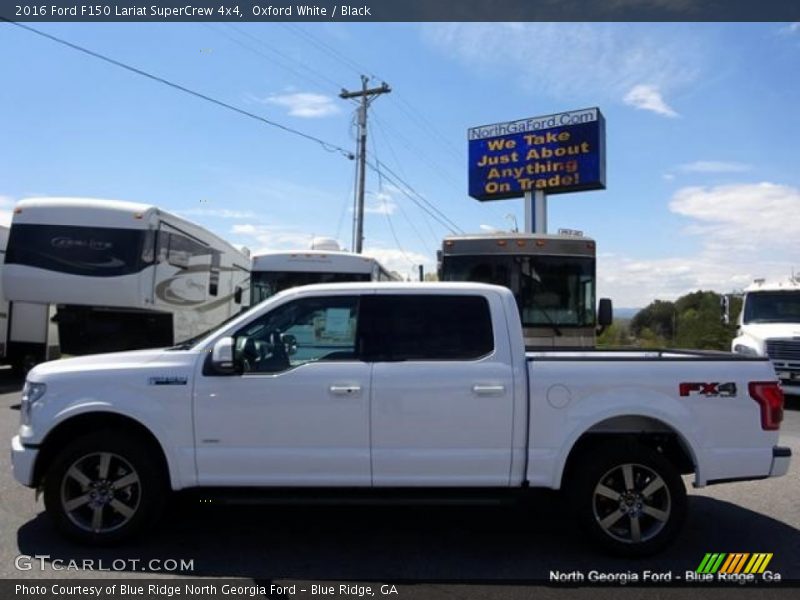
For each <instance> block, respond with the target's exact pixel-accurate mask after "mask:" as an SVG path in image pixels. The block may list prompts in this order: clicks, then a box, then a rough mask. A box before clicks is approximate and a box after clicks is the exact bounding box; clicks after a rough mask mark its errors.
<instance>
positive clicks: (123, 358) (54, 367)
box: [28, 348, 187, 382]
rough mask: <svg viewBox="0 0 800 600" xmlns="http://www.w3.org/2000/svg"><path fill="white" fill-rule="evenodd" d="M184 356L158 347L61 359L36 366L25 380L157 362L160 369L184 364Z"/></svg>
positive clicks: (120, 369)
mask: <svg viewBox="0 0 800 600" xmlns="http://www.w3.org/2000/svg"><path fill="white" fill-rule="evenodd" d="M186 354H187V352H181V351H176V350H165V349H164V348H157V349H152V350H135V351H131V352H109V353H107V354H92V355H89V356H79V357H76V358H62V359H59V360H52V361H50V362H46V363H42V364H40V365H36V367H34V368H33V369H31V371H30V373H28V380H29V381H35V382H39V381H43V380H46V379H49V378H51V377H52V376H54V375H55V376H59V375H80V374H86V373H88V372H92V371H109V370H114V371H123V370H130V369H136V368H141V367H144V366H146V365H149V364H151V363H154V362H157V363H158V364H159V366H170V365H173V366H179V365H183V364H185V363H186V358H185V355H186ZM181 359H183V360H181Z"/></svg>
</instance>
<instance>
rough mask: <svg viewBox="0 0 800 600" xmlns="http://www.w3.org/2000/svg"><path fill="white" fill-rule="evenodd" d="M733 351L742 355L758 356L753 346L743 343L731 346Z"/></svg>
mask: <svg viewBox="0 0 800 600" xmlns="http://www.w3.org/2000/svg"><path fill="white" fill-rule="evenodd" d="M733 351H734V352H736V354H741V355H743V356H759V354H758V351H757V350H756V349H755V348H751V347H750V346H745V345H744V344H736V345H735V346H734V347H733Z"/></svg>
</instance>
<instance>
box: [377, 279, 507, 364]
mask: <svg viewBox="0 0 800 600" xmlns="http://www.w3.org/2000/svg"><path fill="white" fill-rule="evenodd" d="M361 319H362V323H361V326H362V333H361V353H362V359H363V360H367V361H399V360H475V359H478V358H481V357H482V356H486V355H487V354H489V353H491V352H492V351H493V350H494V333H493V331H492V319H491V313H490V311H489V303H488V302H487V301H486V298H484V297H483V296H466V295H453V296H447V295H441V296H440V295H431V294H426V295H405V294H403V295H399V294H398V295H383V294H377V295H375V296H365V297H364V298H363V299H362V316H361Z"/></svg>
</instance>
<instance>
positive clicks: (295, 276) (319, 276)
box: [250, 271, 370, 306]
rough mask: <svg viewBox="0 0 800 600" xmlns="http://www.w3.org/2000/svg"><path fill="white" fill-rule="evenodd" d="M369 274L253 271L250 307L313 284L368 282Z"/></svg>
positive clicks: (251, 275)
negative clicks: (283, 292) (279, 294)
mask: <svg viewBox="0 0 800 600" xmlns="http://www.w3.org/2000/svg"><path fill="white" fill-rule="evenodd" d="M369 280H370V274H369V273H319V272H312V273H309V272H300V271H253V272H252V273H251V274H250V286H251V289H252V290H253V296H252V303H251V306H252V305H255V304H258V303H259V302H262V301H264V300H266V299H267V298H270V297H272V296H274V295H275V294H277V293H278V292H282V291H283V290H287V289H289V288H293V287H297V286H299V285H311V284H313V283H345V282H348V281H369Z"/></svg>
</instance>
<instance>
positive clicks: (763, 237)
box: [598, 183, 800, 307]
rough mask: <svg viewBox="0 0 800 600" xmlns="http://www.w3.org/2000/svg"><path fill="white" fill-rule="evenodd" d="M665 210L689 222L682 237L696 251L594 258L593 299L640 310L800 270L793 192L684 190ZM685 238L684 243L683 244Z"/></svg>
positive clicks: (799, 226)
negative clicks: (656, 301)
mask: <svg viewBox="0 0 800 600" xmlns="http://www.w3.org/2000/svg"><path fill="white" fill-rule="evenodd" d="M669 208H670V210H671V211H672V212H673V213H675V214H677V215H680V216H682V217H685V218H687V219H688V222H687V226H686V228H685V229H684V231H683V234H684V235H685V236H687V237H688V238H689V239H691V238H692V237H698V238H699V239H700V251H699V252H695V253H693V254H687V253H685V252H681V251H680V248H681V246H682V245H683V244H684V241H682V240H681V238H680V237H678V236H676V241H675V253H674V254H675V256H672V257H665V258H660V259H652V260H642V259H636V258H634V257H632V256H631V255H628V256H616V257H601V258H600V259H599V260H598V286H599V288H600V289H599V292H600V294H604V295H611V296H612V298H613V299H614V302H615V304H616V305H617V306H631V307H643V306H645V305H647V304H649V303H650V302H652V301H653V300H654V299H656V298H658V299H662V300H671V299H675V298H677V297H679V296H681V295H683V294H686V293H689V292H692V291H696V290H698V289H705V290H715V291H718V292H729V291H731V290H734V289H741V288H742V287H744V286H746V285H747V284H748V283H750V282H752V280H753V279H754V278H756V277H767V278H783V277H786V276H787V275H789V273H790V272H791V269H792V267H795V268H797V267H798V266H800V247H798V245H797V243H796V240H797V238H798V236H800V221H797V220H795V219H793V218H792V217H793V216H794V215H798V214H800V189H797V188H793V187H790V186H786V185H779V184H775V183H755V184H735V185H724V186H714V187H687V188H683V189H680V190H678V191H677V192H676V193H675V194H674V195H673V197H672V199H671V201H670V203H669ZM687 241H688V240H687Z"/></svg>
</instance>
